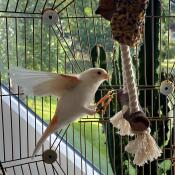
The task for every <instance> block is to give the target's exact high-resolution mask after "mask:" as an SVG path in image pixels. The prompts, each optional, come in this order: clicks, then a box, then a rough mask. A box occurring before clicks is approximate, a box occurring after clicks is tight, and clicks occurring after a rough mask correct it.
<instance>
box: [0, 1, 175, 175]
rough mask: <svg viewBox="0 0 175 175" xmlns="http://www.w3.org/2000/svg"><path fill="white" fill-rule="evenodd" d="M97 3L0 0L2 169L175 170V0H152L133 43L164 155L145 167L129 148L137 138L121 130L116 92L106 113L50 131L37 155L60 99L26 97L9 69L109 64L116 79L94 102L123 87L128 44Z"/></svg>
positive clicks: (68, 70)
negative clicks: (123, 56)
mask: <svg viewBox="0 0 175 175" xmlns="http://www.w3.org/2000/svg"><path fill="white" fill-rule="evenodd" d="M128 1H131V0H128ZM102 2H103V1H102ZM114 2H115V1H114ZM114 2H113V1H112V0H111V1H109V4H105V6H104V7H105V8H108V6H110V5H111V3H114ZM130 3H132V1H131V2H130ZM98 7H99V0H86V1H84V0H62V1H57V0H44V1H38V0H32V1H28V0H27V1H22V0H4V1H0V40H1V42H0V85H1V86H0V174H7V175H45V174H46V175H52V174H53V175H57V174H58V175H79V174H81V175H82V174H87V175H101V174H103V175H113V174H114V175H141V174H145V175H147V174H150V175H153V174H154V175H155V174H157V175H163V174H167V175H173V174H175V168H174V166H175V164H174V160H175V154H174V149H175V128H174V106H175V96H174V92H173V90H174V74H175V72H174V66H175V51H174V50H175V49H174V47H175V27H174V26H175V20H174V19H175V2H174V0H169V1H168V0H149V3H148V8H147V9H146V15H145V24H144V33H143V42H142V43H141V44H140V45H137V46H134V47H132V48H131V56H132V58H133V59H132V64H133V67H134V72H135V79H136V84H137V87H138V92H139V100H140V105H141V106H142V108H143V111H144V112H145V113H146V115H147V117H148V119H149V120H150V128H151V135H152V136H153V137H154V139H155V141H156V142H157V144H158V145H159V147H160V148H161V150H162V154H161V156H160V157H158V159H156V160H154V161H152V162H149V161H148V162H147V163H146V164H144V165H143V166H136V165H135V164H134V163H133V155H131V154H129V153H128V152H126V151H125V146H126V145H127V143H128V142H129V141H130V140H132V138H131V137H130V136H120V135H119V134H118V130H117V129H116V128H114V127H113V126H112V125H111V123H110V118H111V117H112V116H113V115H114V114H115V113H116V112H118V111H120V108H121V106H120V105H119V104H118V102H117V98H115V96H114V98H113V101H112V103H110V105H109V106H108V108H107V111H106V113H103V111H102V112H99V113H98V114H96V115H93V116H89V115H84V116H82V117H81V118H80V119H78V120H76V121H74V122H73V123H69V124H68V125H67V126H66V127H64V128H62V129H61V130H59V131H58V132H57V133H54V134H52V135H51V136H49V138H48V139H47V140H46V141H45V143H44V144H43V145H42V149H40V151H39V152H38V153H37V155H36V156H35V157H34V158H33V159H32V152H33V149H34V148H35V146H36V143H37V141H38V139H39V137H40V136H41V135H42V133H43V132H44V130H45V128H46V127H47V126H48V123H49V122H50V121H51V119H52V116H53V114H54V111H55V108H56V104H57V101H58V100H59V99H57V98H56V97H53V96H46V97H37V96H26V95H25V93H24V91H23V88H22V87H21V86H17V85H16V84H14V83H13V81H12V80H11V79H10V78H9V72H8V70H9V69H10V67H11V66H16V67H22V68H27V69H31V70H37V71H46V72H54V73H59V74H64V73H65V74H77V73H81V72H82V71H84V70H87V69H88V68H92V67H102V68H104V69H106V70H107V71H108V72H109V74H110V75H111V79H110V80H108V81H107V82H104V83H103V84H102V85H101V86H100V88H99V89H98V91H97V93H96V96H95V99H94V101H95V102H97V101H98V100H99V99H100V98H101V97H103V96H104V95H105V94H106V93H107V92H108V91H109V90H111V89H113V90H115V91H117V90H119V89H121V88H122V87H123V80H122V61H121V53H120V52H121V50H120V47H119V43H118V42H117V41H115V40H114V38H113V36H112V32H111V26H110V22H109V21H108V20H106V19H105V18H103V15H102V16H101V15H100V14H97V13H98V11H97V9H98ZM109 9H110V10H111V8H110V7H109ZM103 10H104V12H105V9H103ZM50 149H51V150H52V151H51V150H50Z"/></svg>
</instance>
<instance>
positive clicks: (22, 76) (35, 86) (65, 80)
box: [9, 67, 78, 96]
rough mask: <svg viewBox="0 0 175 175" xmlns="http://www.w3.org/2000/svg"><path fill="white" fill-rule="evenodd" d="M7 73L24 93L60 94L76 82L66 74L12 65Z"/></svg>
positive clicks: (40, 94)
mask: <svg viewBox="0 0 175 175" xmlns="http://www.w3.org/2000/svg"><path fill="white" fill-rule="evenodd" d="M9 75H10V77H11V79H12V81H14V82H15V83H16V84H17V85H19V86H22V87H23V88H24V93H25V94H27V95H35V96H47V95H55V96H61V95H63V93H64V92H65V91H66V90H67V89H69V88H71V87H74V86H75V85H76V84H77V82H78V81H77V82H76V80H75V81H70V79H69V78H70V77H71V76H68V75H62V74H56V73H49V72H38V71H33V70H28V69H23V68H14V67H12V68H10V70H9Z"/></svg>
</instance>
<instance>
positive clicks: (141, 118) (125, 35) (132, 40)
mask: <svg viewBox="0 0 175 175" xmlns="http://www.w3.org/2000/svg"><path fill="white" fill-rule="evenodd" d="M105 2H107V0H106V1H105V0H101V1H100V6H99V8H98V9H99V10H98V14H101V15H102V17H104V18H105V19H106V16H107V11H105V13H104V8H100V7H103V6H104V5H103V4H104V3H105ZM110 2H111V3H109V6H110V8H109V7H108V8H109V9H113V8H115V10H113V11H112V12H110V13H109V16H108V17H109V18H107V20H109V21H110V22H111V29H112V35H113V38H114V39H115V40H117V41H118V42H119V43H120V50H121V57H122V73H123V84H124V85H123V89H122V90H120V91H119V92H118V93H117V95H118V97H117V98H118V101H119V103H120V104H121V106H123V107H122V110H121V111H119V112H118V113H116V114H115V115H114V116H113V117H112V118H111V119H110V122H111V123H112V124H113V126H114V127H116V128H118V129H119V134H121V135H122V136H123V135H131V136H132V135H135V140H132V141H129V143H128V145H126V147H125V150H126V151H127V152H129V153H131V154H132V155H133V156H134V161H133V162H134V164H136V165H138V166H143V165H144V164H145V163H147V161H153V160H154V159H157V158H158V157H159V156H160V155H161V153H162V151H161V149H160V148H159V147H158V145H157V144H156V142H155V140H154V138H153V137H152V136H151V135H150V131H151V130H150V127H149V126H150V123H149V120H148V119H147V117H146V115H145V113H144V112H143V110H142V108H141V107H140V104H139V100H138V94H137V87H136V83H135V80H134V71H133V69H132V62H131V56H130V46H131V47H133V46H136V45H138V44H139V43H140V42H141V41H142V38H143V32H144V30H143V29H144V17H145V10H146V8H147V4H148V0H115V1H113V0H110ZM112 2H115V3H114V4H113V3H112ZM111 6H113V7H111ZM106 8H107V7H106ZM100 9H101V10H100ZM111 13H112V14H111Z"/></svg>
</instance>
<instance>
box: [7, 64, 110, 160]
mask: <svg viewBox="0 0 175 175" xmlns="http://www.w3.org/2000/svg"><path fill="white" fill-rule="evenodd" d="M9 75H10V77H11V79H12V81H15V83H16V84H17V85H19V86H22V87H23V88H24V92H25V94H27V95H34V96H47V95H54V96H57V97H59V101H58V103H57V107H56V111H55V114H54V116H53V118H52V120H51V122H50V124H49V126H48V127H47V129H46V130H45V132H44V133H43V135H42V136H41V138H40V139H39V141H38V143H37V145H36V147H35V149H34V151H33V155H32V157H34V156H35V154H36V153H37V152H38V150H39V149H40V148H41V146H42V144H43V142H44V141H45V140H46V139H47V137H48V136H49V135H50V134H52V133H54V132H56V131H57V130H58V129H61V128H63V127H64V126H65V125H67V124H69V123H70V122H72V121H73V120H75V119H77V118H78V117H81V116H82V115H83V114H88V115H93V114H95V113H96V109H95V105H94V106H92V105H90V104H91V102H92V101H93V99H94V96H95V93H96V91H97V89H98V87H99V86H100V84H101V83H102V82H103V81H105V80H106V79H108V78H109V75H108V73H107V72H106V71H105V70H104V69H101V68H90V69H88V70H86V71H84V72H82V73H80V74H76V75H66V74H57V73H49V72H37V71H32V70H28V69H23V68H13V67H12V68H10V70H9Z"/></svg>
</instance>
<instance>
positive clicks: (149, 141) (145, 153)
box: [125, 128, 162, 166]
mask: <svg viewBox="0 0 175 175" xmlns="http://www.w3.org/2000/svg"><path fill="white" fill-rule="evenodd" d="M125 151H127V152H129V153H131V154H132V155H134V160H133V163H134V164H136V165H138V166H143V165H144V164H145V163H147V162H148V161H153V160H154V159H157V158H158V157H159V156H161V153H162V150H161V149H160V148H159V146H158V145H157V143H156V141H155V140H154V138H153V137H152V136H151V135H150V128H148V129H147V130H146V131H145V132H142V133H137V134H136V138H135V140H132V141H130V142H129V143H128V145H126V147H125Z"/></svg>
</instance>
